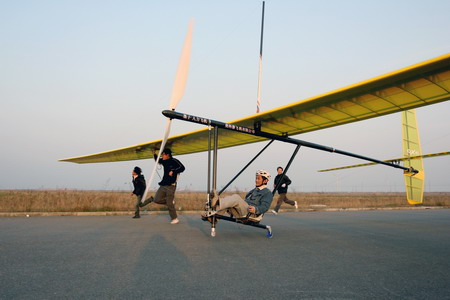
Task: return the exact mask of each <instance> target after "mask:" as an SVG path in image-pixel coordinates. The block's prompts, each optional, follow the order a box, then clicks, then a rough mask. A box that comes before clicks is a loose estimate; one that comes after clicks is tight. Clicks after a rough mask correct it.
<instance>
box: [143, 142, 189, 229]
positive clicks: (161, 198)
mask: <svg viewBox="0 0 450 300" xmlns="http://www.w3.org/2000/svg"><path fill="white" fill-rule="evenodd" d="M154 158H155V160H156V159H157V158H158V156H157V155H156V154H154ZM158 163H159V164H161V165H163V167H164V176H163V178H162V180H161V181H160V182H159V183H158V184H159V188H158V190H157V191H156V194H155V197H154V198H153V197H150V198H148V199H147V200H145V201H144V202H143V203H142V204H141V205H140V206H141V207H143V206H145V205H147V204H149V203H150V202H155V203H156V204H165V205H167V208H168V209H169V215H170V218H171V219H172V220H171V221H170V224H177V223H178V222H179V220H178V217H177V211H176V209H175V203H174V198H175V190H176V189H177V179H178V174H180V173H181V172H183V171H184V170H185V168H184V166H183V164H182V163H181V162H180V161H179V160H178V159H176V158H173V157H172V151H171V150H170V149H168V148H166V149H164V150H163V152H162V153H161V158H160V159H159V161H158Z"/></svg>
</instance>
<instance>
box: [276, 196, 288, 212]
mask: <svg viewBox="0 0 450 300" xmlns="http://www.w3.org/2000/svg"><path fill="white" fill-rule="evenodd" d="M285 198H286V193H283V194H279V196H278V201H277V205H275V208H274V211H275V212H276V213H277V212H278V211H279V210H280V207H281V204H283V202H284V199H285Z"/></svg>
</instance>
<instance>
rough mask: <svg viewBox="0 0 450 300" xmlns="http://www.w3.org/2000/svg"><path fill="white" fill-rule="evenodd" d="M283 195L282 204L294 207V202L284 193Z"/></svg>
mask: <svg viewBox="0 0 450 300" xmlns="http://www.w3.org/2000/svg"><path fill="white" fill-rule="evenodd" d="M283 195H284V203H287V204H289V205H292V206H294V205H295V201H294V200H290V199H288V198H287V195H286V193H284V194H283Z"/></svg>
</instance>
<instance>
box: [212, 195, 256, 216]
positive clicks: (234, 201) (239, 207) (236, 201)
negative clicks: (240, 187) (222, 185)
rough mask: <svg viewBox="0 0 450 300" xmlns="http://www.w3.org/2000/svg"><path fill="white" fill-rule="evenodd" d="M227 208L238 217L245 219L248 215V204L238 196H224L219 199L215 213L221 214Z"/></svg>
mask: <svg viewBox="0 0 450 300" xmlns="http://www.w3.org/2000/svg"><path fill="white" fill-rule="evenodd" d="M228 208H234V209H236V211H237V212H238V214H239V217H245V216H247V213H248V204H247V202H245V201H244V199H242V198H241V196H239V195H238V194H233V195H231V196H226V197H223V198H220V199H219V205H218V207H217V213H219V214H220V213H222V212H224V211H226V210H227V209H228Z"/></svg>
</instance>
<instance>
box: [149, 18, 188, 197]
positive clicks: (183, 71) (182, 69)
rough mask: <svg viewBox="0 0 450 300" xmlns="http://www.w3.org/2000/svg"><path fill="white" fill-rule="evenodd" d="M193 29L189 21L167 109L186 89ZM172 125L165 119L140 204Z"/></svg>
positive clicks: (174, 103) (173, 104)
mask: <svg viewBox="0 0 450 300" xmlns="http://www.w3.org/2000/svg"><path fill="white" fill-rule="evenodd" d="M193 27H194V20H190V21H189V27H188V32H187V34H186V38H185V40H184V46H183V50H182V51H181V57H180V63H179V64H178V69H177V74H176V76H175V82H174V84H173V88H172V96H171V98H170V106H169V109H171V110H175V108H176V106H177V104H178V102H180V100H181V98H182V97H183V94H184V89H185V87H186V81H187V77H188V71H189V62H190V56H191V46H192V31H193ZM171 124H172V119H169V118H168V119H167V122H166V128H165V130H164V136H163V138H162V141H161V146H160V147H159V151H158V156H157V158H156V162H155V165H154V166H153V170H152V173H151V175H150V179H149V180H148V182H147V187H146V189H145V192H144V195H143V197H142V200H141V201H142V202H143V201H145V199H146V198H147V193H148V191H149V189H150V186H151V184H152V182H153V178H154V177H155V174H156V168H157V167H158V161H159V159H160V158H161V152H162V150H164V147H165V146H166V142H167V138H168V137H169V134H170V126H171Z"/></svg>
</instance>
